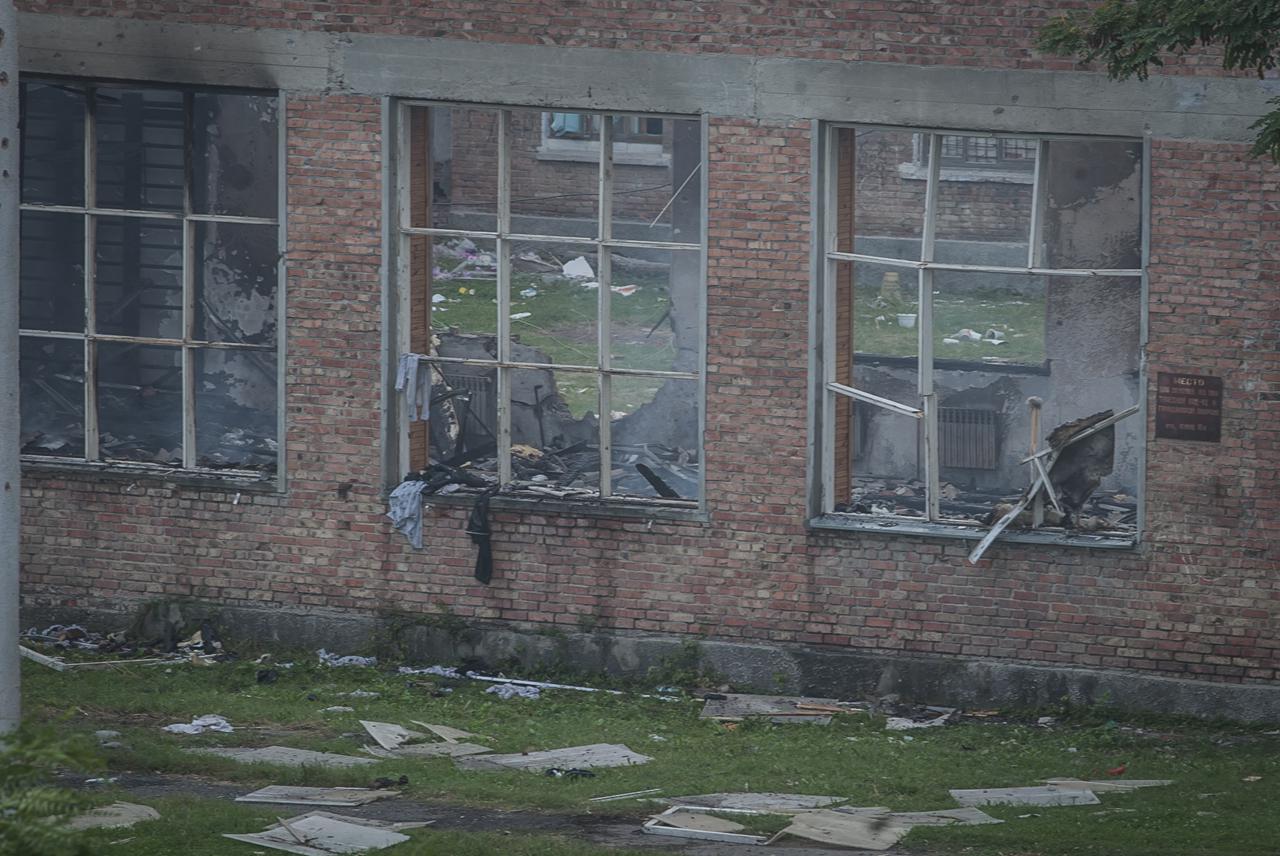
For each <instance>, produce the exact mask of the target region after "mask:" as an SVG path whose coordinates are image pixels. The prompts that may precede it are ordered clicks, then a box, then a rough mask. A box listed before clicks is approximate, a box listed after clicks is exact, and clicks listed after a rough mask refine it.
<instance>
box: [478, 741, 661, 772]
mask: <svg viewBox="0 0 1280 856" xmlns="http://www.w3.org/2000/svg"><path fill="white" fill-rule="evenodd" d="M652 760H653V759H652V758H650V757H649V756H648V755H641V754H640V753H639V752H632V751H631V750H630V749H628V748H627V747H626V746H623V745H621V744H618V743H593V744H591V745H589V746H570V747H567V748H565V749H549V750H547V751H545V752H523V753H516V754H511V755H473V756H470V757H466V758H459V759H457V760H456V761H455V763H456V764H457V765H458V766H459V767H462V768H463V769H467V770H502V769H507V770H529V771H531V772H543V771H545V770H551V769H556V768H563V769H590V768H592V767H627V766H630V765H633V764H645V763H648V762H649V761H652Z"/></svg>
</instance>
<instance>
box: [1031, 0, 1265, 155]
mask: <svg viewBox="0 0 1280 856" xmlns="http://www.w3.org/2000/svg"><path fill="white" fill-rule="evenodd" d="M1037 46H1038V47H1039V48H1040V49H1042V50H1045V51H1048V52H1050V53H1054V54H1059V55H1062V56H1076V57H1078V58H1079V59H1080V61H1081V62H1085V63H1092V62H1101V63H1103V64H1104V65H1105V66H1106V69H1107V74H1108V75H1110V76H1111V77H1112V78H1113V79H1115V80H1125V79H1128V78H1130V77H1137V78H1138V79H1139V80H1146V79H1147V77H1148V75H1149V74H1150V70H1151V66H1153V65H1154V66H1157V67H1158V66H1161V65H1163V64H1164V62H1163V57H1164V56H1166V55H1169V54H1174V55H1177V54H1181V53H1185V52H1186V51H1189V50H1191V49H1193V48H1196V47H1217V48H1219V49H1220V50H1221V51H1222V67H1223V68H1224V69H1227V70H1228V71H1250V72H1253V73H1255V74H1257V75H1258V76H1259V77H1262V76H1263V75H1265V74H1266V72H1267V71H1269V70H1271V69H1274V68H1275V67H1276V64H1277V58H1278V56H1280V3H1277V2H1275V0H1107V2H1105V3H1103V4H1102V5H1101V6H1099V7H1098V8H1096V9H1095V10H1093V11H1092V12H1091V13H1088V14H1079V13H1076V14H1071V15H1067V16H1064V17H1060V18H1055V19H1053V20H1051V21H1050V22H1049V23H1048V24H1046V25H1045V27H1044V29H1043V30H1041V32H1040V37H1039V39H1038V40H1037ZM1270 103H1271V104H1273V105H1275V107H1276V109H1275V110H1272V111H1271V112H1270V113H1268V114H1267V115H1265V116H1263V117H1262V118H1261V119H1259V120H1258V122H1256V123H1255V124H1254V125H1253V126H1252V127H1253V128H1254V129H1255V130H1257V131H1258V137H1257V139H1256V141H1255V144H1254V147H1253V152H1252V153H1253V154H1254V155H1256V156H1261V155H1269V156H1270V157H1271V158H1272V159H1273V160H1274V161H1276V162H1277V163H1280V99H1276V100H1272V101H1271V102H1270Z"/></svg>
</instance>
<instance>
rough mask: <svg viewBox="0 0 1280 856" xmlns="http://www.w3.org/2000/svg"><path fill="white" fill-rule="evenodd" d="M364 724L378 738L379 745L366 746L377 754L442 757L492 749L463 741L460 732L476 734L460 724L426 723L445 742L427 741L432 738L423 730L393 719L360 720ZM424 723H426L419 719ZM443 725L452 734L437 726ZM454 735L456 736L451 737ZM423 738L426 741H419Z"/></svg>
mask: <svg viewBox="0 0 1280 856" xmlns="http://www.w3.org/2000/svg"><path fill="white" fill-rule="evenodd" d="M360 724H361V725H363V726H364V730H365V731H367V732H369V736H370V737H372V738H373V739H374V740H376V741H377V742H378V747H381V748H380V749H379V748H378V747H374V746H366V747H364V751H365V752H368V753H369V754H370V755H373V756H374V757H377V758H410V757H418V758H439V757H445V756H449V757H459V756H463V755H479V754H483V753H485V752H490V751H492V750H491V749H489V747H487V746H478V745H476V744H474V743H462V742H460V741H459V740H458V739H456V738H457V736H458V735H462V736H466V737H472V736H474V735H472V734H469V733H468V732H466V731H460V730H458V729H456V728H449V727H448V726H445V725H435V726H424V727H427V728H430V729H431V730H432V731H433V732H434V734H433V736H438V737H441V738H442V739H443V741H444V742H441V743H433V742H425V741H428V740H430V739H431V738H430V737H429V736H428V735H426V734H423V733H422V732H421V731H412V730H410V729H408V728H405V727H404V726H401V725H396V724H394V723H390V722H370V721H367V720H363V719H362V720H360ZM415 724H422V723H415ZM437 728H438V729H441V730H442V731H444V732H445V733H446V734H448V735H449V737H445V736H444V734H440V733H439V732H437V731H435V729H437ZM451 738H452V739H451ZM419 741H423V742H419Z"/></svg>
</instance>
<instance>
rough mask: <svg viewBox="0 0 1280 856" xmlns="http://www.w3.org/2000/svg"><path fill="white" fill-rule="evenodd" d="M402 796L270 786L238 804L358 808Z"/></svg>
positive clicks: (386, 792) (379, 791) (372, 791)
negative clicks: (358, 806)
mask: <svg viewBox="0 0 1280 856" xmlns="http://www.w3.org/2000/svg"><path fill="white" fill-rule="evenodd" d="M398 796H400V792H399V791H392V790H387V789H374V788H304V787H295V786H293V785H270V786H268V787H265V788H259V789H258V790H256V791H254V792H253V793H250V794H245V795H244V796H240V797H236V802H247V803H282V804H285V805H324V806H357V805H367V804H368V803H371V802H374V801H376V800H381V799H387V798H389V797H398Z"/></svg>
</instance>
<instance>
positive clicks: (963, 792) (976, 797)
mask: <svg viewBox="0 0 1280 856" xmlns="http://www.w3.org/2000/svg"><path fill="white" fill-rule="evenodd" d="M951 796H952V798H954V799H955V801H956V802H958V803H960V805H963V806H982V805H1041V806H1048V805H1097V804H1098V803H1099V802H1101V800H1099V799H1098V797H1097V795H1095V794H1094V792H1093V791H1090V790H1085V789H1082V788H1060V787H1057V786H1055V785H1044V786H1042V787H1030V788H963V789H956V790H952V791H951Z"/></svg>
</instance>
